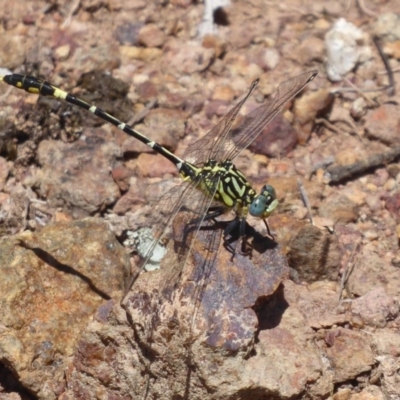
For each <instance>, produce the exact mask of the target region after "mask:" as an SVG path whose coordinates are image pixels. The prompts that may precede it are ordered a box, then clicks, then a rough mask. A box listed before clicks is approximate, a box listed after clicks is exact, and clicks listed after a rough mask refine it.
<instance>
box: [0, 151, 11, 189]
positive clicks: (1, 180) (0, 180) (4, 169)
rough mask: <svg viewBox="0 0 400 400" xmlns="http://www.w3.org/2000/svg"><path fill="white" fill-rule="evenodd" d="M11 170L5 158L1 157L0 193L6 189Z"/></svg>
mask: <svg viewBox="0 0 400 400" xmlns="http://www.w3.org/2000/svg"><path fill="white" fill-rule="evenodd" d="M9 173H10V169H9V167H8V163H7V161H6V159H5V158H3V157H0V191H2V190H3V189H4V185H5V183H6V180H7V177H8V174H9Z"/></svg>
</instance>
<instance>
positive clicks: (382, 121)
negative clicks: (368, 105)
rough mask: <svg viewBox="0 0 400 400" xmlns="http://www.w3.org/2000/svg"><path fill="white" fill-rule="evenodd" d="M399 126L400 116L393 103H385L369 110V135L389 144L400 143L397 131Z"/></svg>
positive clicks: (367, 117) (367, 122) (366, 123)
mask: <svg viewBox="0 0 400 400" xmlns="http://www.w3.org/2000/svg"><path fill="white" fill-rule="evenodd" d="M399 126H400V117H399V116H398V114H397V107H396V106H395V105H393V104H383V105H381V106H380V107H379V108H376V109H374V110H372V111H370V112H368V113H367V115H366V117H365V127H366V134H367V137H369V138H371V139H374V140H379V141H381V142H383V143H386V144H388V145H393V146H394V145H399V144H400V138H399V135H398V133H397V130H398V128H399Z"/></svg>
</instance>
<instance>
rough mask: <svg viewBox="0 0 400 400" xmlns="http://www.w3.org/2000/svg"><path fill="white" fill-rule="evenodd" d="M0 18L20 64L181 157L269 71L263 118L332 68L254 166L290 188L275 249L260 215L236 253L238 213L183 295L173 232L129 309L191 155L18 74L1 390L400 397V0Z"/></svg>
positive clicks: (19, 7) (354, 399)
mask: <svg viewBox="0 0 400 400" xmlns="http://www.w3.org/2000/svg"><path fill="white" fill-rule="evenodd" d="M0 10H1V14H0V15H1V21H2V26H1V41H0V74H1V75H4V74H7V73H10V72H11V71H12V72H15V73H22V74H26V73H27V74H31V75H34V76H38V77H41V78H44V79H46V80H48V81H50V82H51V83H53V84H55V85H57V86H60V87H61V88H63V89H64V90H68V91H71V92H72V93H73V94H75V95H77V96H79V97H83V98H85V99H86V100H87V101H89V102H91V103H94V104H96V105H97V106H99V107H102V108H104V109H105V110H106V111H107V112H109V113H111V114H112V115H115V116H116V117H118V118H120V119H122V120H123V121H127V122H129V123H130V124H131V125H133V126H134V127H135V129H137V130H138V131H139V132H142V133H144V134H146V135H148V136H149V137H150V138H151V139H153V140H155V141H157V142H159V143H160V144H162V145H163V146H165V147H166V148H168V149H169V150H170V151H172V152H174V153H175V154H177V155H178V156H182V155H183V154H184V151H185V149H186V147H187V146H188V145H189V144H191V143H193V142H195V141H196V140H197V139H200V138H201V137H203V136H204V135H205V134H206V133H207V132H208V131H209V130H210V129H211V128H212V127H213V126H214V125H215V124H216V123H217V122H218V121H219V120H220V119H221V117H222V116H223V115H224V114H225V113H226V112H227V111H228V110H229V109H230V108H231V107H232V105H234V104H236V103H237V101H238V99H240V98H242V96H243V95H244V94H245V93H246V92H247V90H248V88H249V86H250V83H251V82H252V80H254V79H256V78H260V82H259V85H258V86H257V88H256V90H255V92H254V94H253V95H252V96H251V98H250V99H249V100H248V101H247V102H246V103H245V105H244V106H243V109H242V111H241V114H242V115H245V114H247V113H249V112H251V111H252V110H253V109H255V108H256V107H257V106H259V105H261V104H262V103H263V102H265V101H268V99H269V98H270V97H271V95H273V93H274V91H275V89H276V87H277V85H278V84H279V83H280V82H282V81H285V80H287V79H289V78H290V77H294V76H296V75H298V74H300V73H302V72H305V71H309V70H313V69H315V70H318V75H317V77H316V78H315V79H314V80H313V81H312V82H310V83H309V84H308V85H307V87H306V89H305V90H304V91H303V92H302V93H301V95H299V96H298V97H296V99H295V100H293V101H290V102H289V104H288V105H287V106H286V107H285V109H284V111H283V112H282V113H281V114H279V115H278V116H277V117H276V119H275V120H274V121H273V122H272V123H271V124H270V125H269V126H268V128H266V129H265V130H264V131H263V132H262V133H261V135H260V136H259V137H258V138H257V139H256V140H255V141H254V142H253V144H252V145H251V146H250V147H249V149H246V150H244V151H243V152H242V153H241V154H240V155H239V156H238V157H237V158H236V159H235V165H236V166H237V167H238V168H240V170H241V171H242V172H243V173H244V174H245V176H246V177H247V178H248V179H249V181H250V182H252V184H254V187H255V188H256V189H257V190H258V189H259V188H261V187H262V186H263V185H264V184H265V182H268V183H270V184H271V185H273V186H274V187H275V189H276V192H277V196H278V199H279V202H280V205H279V207H278V209H277V211H276V212H275V213H274V214H273V215H272V216H271V217H270V218H269V225H270V227H271V230H272V232H273V235H274V239H275V241H273V240H271V238H269V237H268V235H267V232H266V228H265V226H264V225H263V223H262V222H261V221H257V220H255V219H254V218H253V219H252V218H249V224H250V225H251V226H252V227H253V228H254V229H252V228H250V227H248V231H249V232H248V234H249V238H250V240H251V244H252V247H253V251H252V254H251V256H250V255H249V254H241V253H238V254H237V255H236V256H235V257H233V258H232V257H231V254H230V253H229V251H228V250H227V249H226V248H225V247H226V246H224V243H223V241H222V240H221V235H220V233H221V232H222V229H223V226H224V221H220V222H219V223H218V224H217V226H214V227H213V228H214V229H204V230H202V231H200V233H199V236H198V238H197V240H196V241H195V243H194V245H193V248H192V252H191V255H190V257H189V258H188V261H187V263H186V267H185V268H184V270H183V273H182V277H181V279H180V281H179V285H178V286H177V287H175V286H171V285H169V283H170V279H171V270H174V267H176V266H177V265H179V262H178V258H179V252H178V251H177V247H178V246H177V243H178V241H177V240H175V241H174V240H169V242H168V243H165V245H166V249H167V255H166V256H165V257H164V259H163V261H162V267H163V268H161V270H158V271H154V272H148V273H142V274H141V275H140V277H139V279H138V280H137V282H136V283H135V285H134V287H133V289H132V290H131V291H130V293H129V295H128V296H127V298H126V299H125V302H124V303H123V304H122V306H121V305H120V299H121V296H122V292H123V287H124V283H125V282H126V280H127V277H128V276H129V275H130V274H131V272H132V271H135V270H136V268H137V265H138V263H139V257H138V255H137V254H136V252H135V251H134V248H132V247H129V246H127V243H128V241H127V240H126V239H127V232H131V231H137V229H138V228H142V227H146V226H149V225H151V221H153V218H154V215H157V212H158V209H157V208H155V207H157V204H160V203H158V202H157V200H155V199H157V198H159V197H160V196H161V195H162V194H164V193H165V192H166V191H167V190H168V189H170V188H171V187H173V186H174V185H175V184H176V183H179V182H180V180H179V177H178V174H177V171H176V169H175V167H174V165H173V164H171V163H170V162H169V161H168V160H166V159H164V158H163V157H161V156H159V155H156V154H154V153H153V152H152V151H151V149H150V148H148V147H146V146H145V145H142V144H141V143H139V142H138V141H137V140H136V139H134V138H132V137H129V136H127V135H126V134H124V133H123V132H121V131H119V130H118V129H117V128H115V127H113V126H110V125H108V124H103V122H102V121H101V120H99V119H96V117H94V116H92V115H88V113H86V112H85V111H82V110H79V109H77V108H76V107H73V106H70V105H68V104H64V103H62V102H59V101H57V100H53V99H48V98H39V97H38V96H37V95H35V94H28V93H26V92H23V91H20V90H18V89H16V88H12V87H10V86H7V85H6V84H1V92H0V93H1V94H0V233H1V239H0V268H1V273H0V276H1V278H0V285H1V289H0V293H1V295H0V301H1V303H0V304H1V306H0V310H1V311H0V313H1V314H0V315H1V319H0V330H1V335H0V361H1V362H0V399H10V400H11V399H13V400H14V399H15V400H17V399H36V398H37V399H56V398H59V399H63V400H66V399H138V398H145V399H281V398H282V399H311V398H312V399H328V398H331V399H335V400H339V399H340V400H345V399H346V400H347V399H351V400H364V399H368V400H369V399H400V375H399V371H400V359H399V354H400V332H399V326H400V313H399V297H400V273H399V267H400V253H399V238H400V211H399V210H400V190H399V184H400V167H399V164H398V162H399V157H400V134H399V127H400V117H399V115H400V113H399V105H398V103H399V97H398V95H397V92H398V91H399V90H400V84H399V83H398V81H399V74H398V73H399V71H400V62H399V60H400V29H399V26H400V3H399V2H397V1H395V0H387V1H386V2H383V1H376V0H372V1H368V2H367V1H361V0H360V1H358V2H348V1H343V2H329V3H328V2H324V1H314V2H313V1H306V2H305V1H299V0H285V1H283V2H278V1H274V0H271V1H263V0H253V1H250V2H244V1H243V2H239V1H232V2H231V3H230V4H228V2H227V1H225V2H221V1H219V2H218V1H216V2H214V3H213V2H211V1H210V2H207V3H206V4H203V3H202V2H191V1H189V0H171V1H169V2H168V1H154V2H146V1H143V0H133V1H129V2H128V1H127V2H123V1H119V0H110V1H107V2H105V1H97V0H90V1H85V0H82V1H79V0H74V1H68V2H57V1H51V2H50V1H40V0H39V1H18V0H17V1H15V2H13V3H12V4H9V3H8V2H5V1H4V0H0ZM341 18H343V19H345V20H340V19H341ZM338 21H339V22H338ZM346 21H347V23H346ZM310 216H311V217H312V220H313V223H312V224H311V223H310ZM183 225H184V220H179V218H177V221H175V222H174V224H173V232H172V233H171V238H175V239H176V237H178V236H179V232H180V230H182V226H183ZM205 228H207V227H205ZM208 228H209V227H208ZM215 228H218V229H215ZM210 243H212V245H213V246H214V248H215V249H216V248H217V247H218V248H219V252H217V251H214V252H210V250H209V249H210V247H209V245H210ZM210 253H211V256H210Z"/></svg>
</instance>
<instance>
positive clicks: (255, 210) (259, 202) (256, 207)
mask: <svg viewBox="0 0 400 400" xmlns="http://www.w3.org/2000/svg"><path fill="white" fill-rule="evenodd" d="M266 208H267V198H266V197H265V196H263V195H261V194H259V195H258V196H257V197H256V198H255V199H254V200H253V201H252V203H251V204H250V208H249V213H250V215H252V216H253V217H261V216H262V215H263V214H264V211H265V209H266Z"/></svg>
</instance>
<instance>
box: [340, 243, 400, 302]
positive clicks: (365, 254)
mask: <svg viewBox="0 0 400 400" xmlns="http://www.w3.org/2000/svg"><path fill="white" fill-rule="evenodd" d="M382 271H385V274H384V275H382ZM398 272H399V270H398V268H396V267H395V266H393V265H390V264H389V263H387V261H386V260H384V259H383V257H381V256H380V255H379V254H378V253H377V251H376V249H375V247H374V245H373V243H371V244H367V245H364V247H363V248H362V250H361V252H360V254H359V255H358V257H357V264H356V265H355V268H354V270H353V272H352V273H351V275H350V277H349V280H348V287H349V290H350V291H351V293H353V294H355V295H357V296H363V295H365V294H367V293H368V292H370V291H372V290H374V289H376V288H378V287H381V288H383V289H384V290H385V293H387V295H388V296H393V297H399V296H400V277H399V273H398Z"/></svg>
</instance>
